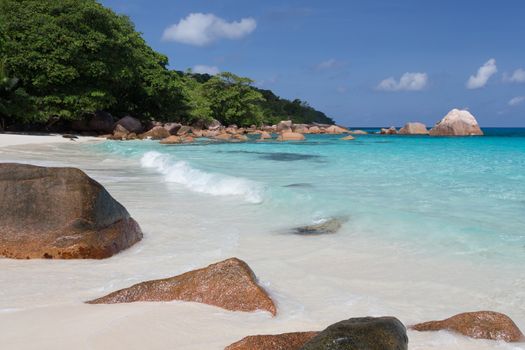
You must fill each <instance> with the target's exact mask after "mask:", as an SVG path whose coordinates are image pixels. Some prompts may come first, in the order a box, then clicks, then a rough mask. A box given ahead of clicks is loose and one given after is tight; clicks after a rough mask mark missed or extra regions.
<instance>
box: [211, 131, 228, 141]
mask: <svg viewBox="0 0 525 350" xmlns="http://www.w3.org/2000/svg"><path fill="white" fill-rule="evenodd" d="M213 138H214V139H216V140H222V141H227V140H231V138H232V135H231V134H227V133H222V134H218V135H215V136H213Z"/></svg>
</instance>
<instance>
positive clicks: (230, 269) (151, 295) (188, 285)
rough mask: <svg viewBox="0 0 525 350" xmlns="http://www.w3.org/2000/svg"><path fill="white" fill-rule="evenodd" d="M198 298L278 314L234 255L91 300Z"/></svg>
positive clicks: (201, 300)
mask: <svg viewBox="0 0 525 350" xmlns="http://www.w3.org/2000/svg"><path fill="white" fill-rule="evenodd" d="M171 300H185V301H194V302H198V303H204V304H209V305H214V306H218V307H221V308H223V309H227V310H232V311H256V310H264V311H268V312H270V313H271V314H272V315H275V313H276V308H275V305H274V303H273V301H272V299H270V297H269V296H268V294H267V293H266V292H265V291H264V289H263V288H262V287H261V286H259V285H258V284H257V280H256V277H255V274H254V273H253V271H252V270H251V269H250V267H249V266H248V265H247V264H246V263H245V262H244V261H242V260H239V259H237V258H230V259H227V260H224V261H221V262H218V263H216V264H212V265H210V266H208V267H205V268H202V269H198V270H194V271H190V272H186V273H184V274H182V275H179V276H175V277H170V278H165V279H161V280H153V281H147V282H142V283H139V284H135V285H133V286H131V287H129V288H125V289H121V290H118V291H116V292H113V293H111V294H108V295H106V296H104V297H102V298H99V299H95V300H91V301H88V303H89V304H115V303H132V302H136V301H171Z"/></svg>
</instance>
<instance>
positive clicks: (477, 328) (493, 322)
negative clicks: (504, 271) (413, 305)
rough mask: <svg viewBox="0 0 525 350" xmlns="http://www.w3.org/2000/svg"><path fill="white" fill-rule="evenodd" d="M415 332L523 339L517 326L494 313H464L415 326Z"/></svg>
mask: <svg viewBox="0 0 525 350" xmlns="http://www.w3.org/2000/svg"><path fill="white" fill-rule="evenodd" d="M410 328H411V329H414V330H416V331H439V330H449V331H452V332H457V333H461V334H463V335H466V336H467V337H471V338H477V339H492V340H504V341H506V342H520V341H524V340H525V338H524V336H523V334H522V333H521V331H520V330H519V328H518V326H516V324H515V323H514V322H513V321H512V320H511V319H510V317H508V316H507V315H504V314H501V313H499V312H494V311H477V312H465V313H462V314H458V315H455V316H452V317H450V318H447V319H446V320H442V321H429V322H424V323H419V324H416V325H414V326H412V327H410Z"/></svg>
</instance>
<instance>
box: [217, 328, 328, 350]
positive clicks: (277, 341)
mask: <svg viewBox="0 0 525 350" xmlns="http://www.w3.org/2000/svg"><path fill="white" fill-rule="evenodd" d="M317 334H318V332H293V333H283V334H272V335H252V336H248V337H245V338H243V339H241V340H239V341H238V342H235V343H233V344H231V345H229V346H227V347H226V348H224V350H299V349H300V348H301V346H303V345H304V344H305V343H306V342H307V341H309V340H310V339H312V338H313V337H315V336H316V335H317Z"/></svg>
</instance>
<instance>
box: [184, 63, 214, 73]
mask: <svg viewBox="0 0 525 350" xmlns="http://www.w3.org/2000/svg"><path fill="white" fill-rule="evenodd" d="M191 70H192V72H193V73H198V74H209V75H216V74H219V73H220V70H219V67H217V66H206V65H204V64H197V65H195V66H193V68H192V69H191Z"/></svg>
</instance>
